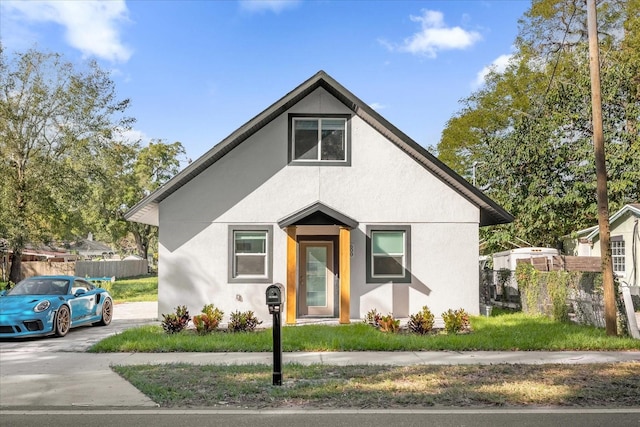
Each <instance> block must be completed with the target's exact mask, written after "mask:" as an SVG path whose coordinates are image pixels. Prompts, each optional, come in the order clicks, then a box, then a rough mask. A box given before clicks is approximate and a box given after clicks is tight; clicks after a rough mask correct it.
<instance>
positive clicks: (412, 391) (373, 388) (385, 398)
mask: <svg viewBox="0 0 640 427" xmlns="http://www.w3.org/2000/svg"><path fill="white" fill-rule="evenodd" d="M113 369H114V370H116V372H118V373H119V374H120V375H122V376H123V377H124V378H125V379H127V380H128V381H130V382H131V383H132V384H133V385H134V386H136V387H137V388H139V389H140V390H141V391H142V392H143V393H145V394H147V395H148V396H149V397H150V398H151V399H153V400H154V401H155V402H157V403H159V404H160V405H161V406H165V407H181V406H200V407H227V408H234V407H242V408H287V407H303V408H327V407H330V408H414V407H425V406H432V405H442V406H474V407H483V406H489V407H493V406H516V407H527V406H531V407H536V406H575V407H580V406H611V405H614V406H617V407H625V406H627V407H629V406H631V407H633V406H637V392H638V390H639V389H640V363H620V364H595V365H491V366H422V365H419V366H408V367H393V366H370V365H366V366H364V365H360V366H325V365H311V366H303V365H297V364H291V365H289V364H287V365H285V366H284V369H283V371H284V378H283V386H282V387H274V386H273V385H272V384H271V367H270V366H267V365H248V366H200V365H198V366H191V365H185V364H176V365H160V366H149V365H144V366H116V367H114V368H113ZM609 371H614V372H616V374H617V375H615V377H607V376H605V375H599V373H606V372H609Z"/></svg>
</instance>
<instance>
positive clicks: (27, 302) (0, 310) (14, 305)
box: [0, 295, 60, 314]
mask: <svg viewBox="0 0 640 427" xmlns="http://www.w3.org/2000/svg"><path fill="white" fill-rule="evenodd" d="M59 297H60V296H59V295H56V296H53V295H4V296H2V297H0V314H15V313H21V312H23V311H24V310H25V309H28V308H29V307H31V308H33V307H35V306H36V304H38V303H39V302H40V301H44V300H49V301H51V302H52V305H53V301H54V300H55V299H57V298H59Z"/></svg>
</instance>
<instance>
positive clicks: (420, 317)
mask: <svg viewBox="0 0 640 427" xmlns="http://www.w3.org/2000/svg"><path fill="white" fill-rule="evenodd" d="M433 323H434V316H433V313H432V312H431V310H429V307H427V306H426V305H425V306H424V307H422V310H420V311H419V312H417V313H416V314H412V315H410V316H409V323H408V324H407V327H408V328H409V330H410V331H411V332H413V333H416V334H420V335H424V334H428V333H429V332H431V330H432V329H433Z"/></svg>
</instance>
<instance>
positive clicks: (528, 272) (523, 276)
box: [516, 263, 540, 314]
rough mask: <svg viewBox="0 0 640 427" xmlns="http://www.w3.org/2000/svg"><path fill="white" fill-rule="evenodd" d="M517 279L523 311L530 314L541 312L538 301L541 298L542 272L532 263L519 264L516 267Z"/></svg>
mask: <svg viewBox="0 0 640 427" xmlns="http://www.w3.org/2000/svg"><path fill="white" fill-rule="evenodd" d="M516 280H517V281H518V290H519V291H520V295H521V300H522V311H524V312H525V313H530V314H539V313H540V310H539V309H538V302H539V299H540V272H539V271H538V270H536V269H535V268H533V266H532V265H531V264H525V263H522V264H518V266H517V267H516Z"/></svg>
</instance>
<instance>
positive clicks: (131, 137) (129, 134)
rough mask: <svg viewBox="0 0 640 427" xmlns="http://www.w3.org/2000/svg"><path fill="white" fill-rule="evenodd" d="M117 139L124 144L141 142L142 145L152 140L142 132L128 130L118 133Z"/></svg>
mask: <svg viewBox="0 0 640 427" xmlns="http://www.w3.org/2000/svg"><path fill="white" fill-rule="evenodd" d="M115 139H116V140H119V141H124V142H136V141H141V142H142V143H146V141H149V140H150V139H151V138H149V136H148V135H147V134H146V133H144V132H143V131H141V130H138V129H127V130H120V131H118V132H116V135H115Z"/></svg>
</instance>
